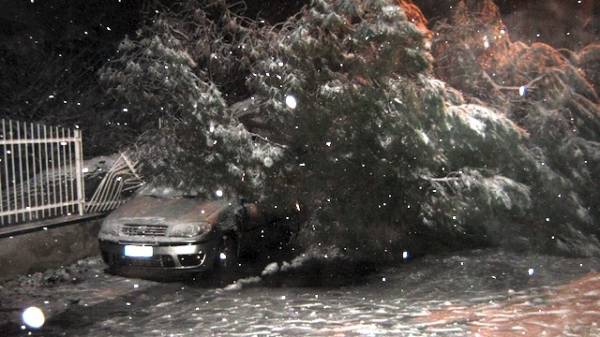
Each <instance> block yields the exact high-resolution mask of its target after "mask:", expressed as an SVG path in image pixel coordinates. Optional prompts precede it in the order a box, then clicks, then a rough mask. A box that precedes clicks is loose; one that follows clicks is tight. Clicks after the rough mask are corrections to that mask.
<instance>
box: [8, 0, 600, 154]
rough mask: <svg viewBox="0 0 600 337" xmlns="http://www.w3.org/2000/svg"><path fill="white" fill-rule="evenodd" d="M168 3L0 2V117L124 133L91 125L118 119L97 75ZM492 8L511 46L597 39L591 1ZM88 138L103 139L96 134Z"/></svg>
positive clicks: (254, 9) (437, 4)
mask: <svg viewBox="0 0 600 337" xmlns="http://www.w3.org/2000/svg"><path fill="white" fill-rule="evenodd" d="M469 1H471V0H469ZM231 2H232V3H233V2H235V1H231ZM415 2H416V3H417V4H418V5H419V6H420V7H421V9H422V10H423V12H424V14H425V15H426V16H427V17H428V18H429V20H430V24H435V22H436V21H438V20H443V19H444V18H445V17H447V16H448V15H449V13H450V8H451V7H452V6H454V5H455V4H456V2H457V0H415ZM173 3H174V2H173V1H166V0H163V1H160V0H153V1H148V0H146V1H143V0H121V1H119V0H110V1H107V0H104V1H101V0H85V1H76V0H33V1H32V0H0V8H1V10H0V116H1V117H10V118H15V119H20V120H29V121H42V122H47V123H52V124H59V125H65V126H70V127H72V126H74V125H75V124H82V125H83V128H84V129H85V128H88V129H89V128H91V127H98V128H99V127H104V128H116V127H122V125H120V124H117V123H115V124H111V125H105V126H98V125H94V123H96V120H94V119H93V118H92V117H93V116H90V112H92V114H94V113H103V114H111V113H112V114H114V118H112V117H110V116H109V118H108V119H109V120H111V119H114V120H115V121H118V118H119V116H118V111H113V110H114V108H111V107H110V102H108V101H109V99H104V98H103V97H104V95H105V94H104V92H102V90H101V87H100V85H98V76H97V71H98V69H100V67H102V66H103V65H104V64H105V63H106V62H107V61H108V60H110V58H111V57H113V55H114V54H115V51H116V48H117V46H118V43H119V42H120V41H121V40H122V39H123V37H124V36H125V35H130V36H131V35H134V34H135V31H136V29H137V28H138V27H139V26H140V25H142V24H143V22H142V20H143V18H144V17H146V18H147V17H151V16H144V13H146V12H151V11H155V10H157V9H160V10H165V8H168V6H172V5H173ZM306 3H308V1H307V0H266V1H265V0H256V1H251V0H247V8H246V10H245V13H246V14H247V15H248V16H250V17H253V18H259V19H264V20H265V21H267V22H269V23H276V22H279V21H283V20H285V18H287V17H288V16H290V15H293V14H294V13H296V12H298V10H299V9H300V8H301V7H302V6H303V5H304V4H306ZM496 3H497V4H498V6H499V7H500V10H501V13H502V15H503V17H504V20H505V23H506V25H507V28H508V31H509V33H510V34H511V37H512V38H513V40H522V41H524V42H527V43H531V42H536V41H537V42H545V43H549V44H551V45H553V46H554V47H557V48H569V49H580V48H582V47H584V46H585V45H587V44H589V43H590V42H592V41H597V40H598V36H600V27H599V26H600V23H599V22H600V2H599V1H596V0H582V1H581V3H578V2H577V1H576V0H573V1H565V0H554V1H550V0H496ZM538 34H539V36H538ZM111 109H112V110H111ZM86 123H87V124H86ZM107 132H110V130H109V131H107ZM88 134H90V133H88ZM92 134H97V135H98V137H102V132H96V133H94V132H92ZM122 134H126V132H125V133H122ZM96 143H97V142H94V141H91V142H90V144H96ZM95 151H96V149H94V148H90V147H88V148H87V151H86V153H87V154H88V155H93V154H94V152H95ZM97 151H98V152H103V151H104V150H103V149H100V148H99V149H97Z"/></svg>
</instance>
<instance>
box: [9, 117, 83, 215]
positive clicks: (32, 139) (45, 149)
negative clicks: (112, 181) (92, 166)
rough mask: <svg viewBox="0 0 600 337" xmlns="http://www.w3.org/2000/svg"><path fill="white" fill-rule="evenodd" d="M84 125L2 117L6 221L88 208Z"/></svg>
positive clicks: (70, 212)
mask: <svg viewBox="0 0 600 337" xmlns="http://www.w3.org/2000/svg"><path fill="white" fill-rule="evenodd" d="M82 165H83V155H82V138H81V131H80V130H77V129H75V130H72V129H67V128H61V127H50V126H47V125H42V124H33V123H24V122H18V121H13V120H8V119H2V120H1V121H0V226H2V225H9V224H17V223H23V222H28V221H36V220H42V219H47V218H51V217H58V216H64V215H71V214H81V215H82V214H83V212H84V211H85V209H84V206H85V195H84V181H83V177H82V174H83V173H82V172H83V171H82Z"/></svg>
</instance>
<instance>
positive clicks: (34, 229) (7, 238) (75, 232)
mask: <svg viewBox="0 0 600 337" xmlns="http://www.w3.org/2000/svg"><path fill="white" fill-rule="evenodd" d="M101 221H102V218H101V217H99V216H97V215H96V216H94V215H92V216H83V217H74V218H73V217H72V218H66V219H54V220H51V221H48V222H47V223H44V222H40V223H36V224H35V225H34V226H29V227H27V230H20V229H21V228H19V227H15V228H14V230H13V233H4V235H0V279H8V278H13V277H15V276H17V275H21V274H29V273H34V272H38V271H44V270H46V269H49V268H56V267H60V266H63V265H68V264H71V263H73V262H75V261H77V260H79V259H82V258H85V257H88V256H93V255H98V254H99V252H100V251H99V248H98V240H97V235H98V230H99V229H100V222H101ZM0 234H2V233H0Z"/></svg>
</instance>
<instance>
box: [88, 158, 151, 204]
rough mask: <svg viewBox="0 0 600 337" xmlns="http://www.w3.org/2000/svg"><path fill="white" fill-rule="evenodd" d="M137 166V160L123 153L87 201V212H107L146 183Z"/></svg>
mask: <svg viewBox="0 0 600 337" xmlns="http://www.w3.org/2000/svg"><path fill="white" fill-rule="evenodd" d="M137 166H138V162H137V161H135V160H132V159H131V158H130V157H129V156H128V154H127V153H121V154H120V155H119V158H118V159H117V160H116V161H115V162H114V164H113V165H112V167H111V168H110V170H109V171H108V172H107V173H106V175H105V176H104V178H103V179H102V181H101V182H100V184H99V185H98V187H97V188H96V191H95V192H94V195H93V196H92V198H91V199H90V200H89V201H88V202H87V203H86V205H85V211H86V213H101V212H107V211H110V210H113V209H115V208H117V207H119V206H120V205H121V204H123V203H124V202H125V201H127V200H128V197H130V196H131V195H132V194H133V193H134V192H135V191H136V190H137V189H138V188H139V187H140V186H142V184H143V183H144V182H143V180H142V177H141V176H140V175H139V174H138V173H137Z"/></svg>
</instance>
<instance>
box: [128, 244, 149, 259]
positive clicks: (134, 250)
mask: <svg viewBox="0 0 600 337" xmlns="http://www.w3.org/2000/svg"><path fill="white" fill-rule="evenodd" d="M152 253H153V251H152V246H131V245H126V246H125V256H129V257H151V256H152Z"/></svg>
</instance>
